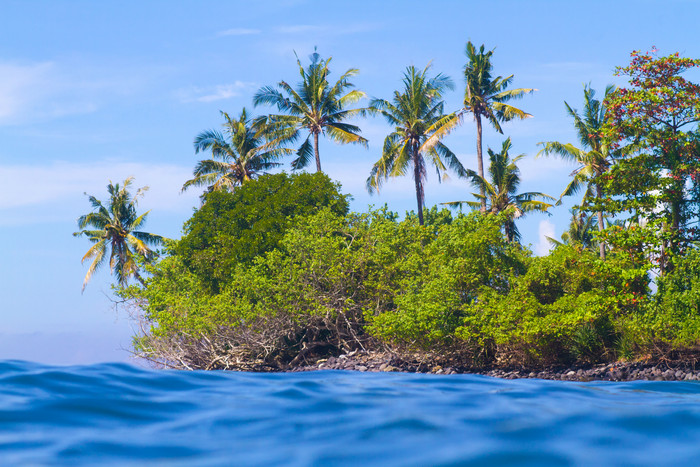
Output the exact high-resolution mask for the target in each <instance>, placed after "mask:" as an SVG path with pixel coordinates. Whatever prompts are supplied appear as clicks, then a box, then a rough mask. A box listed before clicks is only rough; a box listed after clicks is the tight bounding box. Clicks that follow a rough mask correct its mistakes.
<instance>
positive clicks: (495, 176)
mask: <svg viewBox="0 0 700 467" xmlns="http://www.w3.org/2000/svg"><path fill="white" fill-rule="evenodd" d="M510 148H511V141H510V138H507V139H506V140H505V141H504V142H503V147H502V148H501V152H498V153H496V152H493V151H492V150H491V148H488V149H487V151H488V155H489V160H490V162H491V163H490V165H489V175H490V178H491V181H490V182H489V181H487V180H486V179H484V178H483V177H482V176H481V175H479V174H478V173H476V172H474V171H473V170H467V178H469V179H470V180H471V183H472V185H474V186H475V187H477V188H478V189H479V191H480V192H481V193H486V194H485V195H482V194H480V193H479V194H477V193H474V197H476V198H477V199H478V200H479V201H476V202H474V201H453V202H450V203H445V204H447V205H451V206H461V205H462V204H466V205H468V206H471V207H472V208H474V209H482V206H487V208H486V211H485V212H486V213H487V214H500V213H507V214H508V220H507V221H506V222H505V224H504V225H503V229H504V232H505V235H506V238H507V239H508V241H509V242H512V241H519V240H520V232H519V231H518V228H517V227H516V225H515V219H517V218H519V217H522V216H524V215H525V214H526V213H528V212H532V211H539V212H547V210H548V209H549V208H551V207H552V205H551V204H549V203H545V202H544V201H537V200H535V199H534V198H541V199H546V200H550V201H555V199H554V198H552V197H551V196H549V195H545V194H543V193H538V192H527V193H520V194H516V192H517V191H518V186H519V185H520V169H518V166H517V162H518V161H519V160H520V159H522V158H523V157H525V154H521V155H519V156H517V157H515V158H514V159H512V160H511V159H510V156H509V154H508V151H509V150H510Z"/></svg>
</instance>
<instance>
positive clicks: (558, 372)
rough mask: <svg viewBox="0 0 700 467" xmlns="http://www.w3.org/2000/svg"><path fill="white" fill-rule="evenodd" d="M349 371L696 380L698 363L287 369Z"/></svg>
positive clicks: (412, 363) (355, 357)
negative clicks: (549, 366) (530, 366)
mask: <svg viewBox="0 0 700 467" xmlns="http://www.w3.org/2000/svg"><path fill="white" fill-rule="evenodd" d="M314 370H349V371H361V372H392V371H393V372H410V373H431V374H442V375H453V374H479V375H485V376H492V377H496V378H505V379H517V378H539V379H550V380H562V381H638V380H647V381H700V365H699V366H698V367H695V365H691V364H689V363H688V362H682V363H678V364H670V363H660V362H656V363H652V362H615V363H608V364H603V365H593V366H583V365H578V366H571V367H551V368H538V369H524V368H491V369H483V370H475V369H473V368H467V367H460V366H458V365H455V366H450V365H440V364H436V363H434V362H431V361H427V360H424V361H421V360H419V359H416V358H405V357H400V356H397V355H394V354H390V353H383V352H364V351H353V352H350V353H347V354H343V355H340V356H338V357H330V358H327V359H320V360H318V361H316V362H315V363H314V364H311V365H308V364H307V365H304V366H300V367H296V368H293V369H291V370H290V371H293V372H297V371H314Z"/></svg>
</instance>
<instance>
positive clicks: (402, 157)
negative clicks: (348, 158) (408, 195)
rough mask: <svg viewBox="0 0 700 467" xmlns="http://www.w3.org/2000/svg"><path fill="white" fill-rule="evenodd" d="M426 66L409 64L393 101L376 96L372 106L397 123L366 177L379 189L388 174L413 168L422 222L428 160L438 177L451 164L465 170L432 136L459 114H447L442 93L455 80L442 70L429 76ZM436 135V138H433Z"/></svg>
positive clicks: (461, 171)
mask: <svg viewBox="0 0 700 467" xmlns="http://www.w3.org/2000/svg"><path fill="white" fill-rule="evenodd" d="M429 68H430V65H428V66H426V67H425V68H424V69H423V71H421V72H419V71H417V70H416V68H415V67H413V66H409V67H408V68H407V69H406V72H405V73H404V78H403V83H404V91H403V93H400V92H399V91H394V98H393V99H392V102H388V101H386V100H384V99H373V100H372V102H371V104H370V105H371V106H372V107H374V108H376V109H377V110H378V111H379V112H380V113H381V114H382V115H384V117H385V118H386V120H387V121H388V122H389V123H391V124H392V125H395V129H394V131H393V132H392V133H391V134H389V136H387V137H386V139H385V140H384V148H383V151H382V157H381V159H379V161H377V162H376V163H375V164H374V166H373V167H372V171H371V172H370V176H369V178H368V179H367V189H368V190H369V192H370V193H372V192H373V191H375V190H378V189H379V188H380V187H381V185H382V183H383V181H384V180H386V179H387V178H389V177H399V176H402V175H405V174H406V173H407V172H408V171H409V170H412V172H413V180H414V182H415V185H416V200H417V202H418V221H419V223H420V224H421V225H423V204H424V188H423V187H424V184H425V179H426V177H427V171H426V161H425V159H424V157H427V158H428V160H429V161H430V162H431V163H432V165H433V166H434V167H435V169H436V171H437V174H438V177H442V176H443V174H444V172H445V171H446V170H447V168H448V167H449V168H450V169H452V170H453V171H455V172H456V173H457V175H459V176H464V175H465V174H466V171H465V169H464V167H463V166H462V164H461V163H460V162H459V159H457V156H455V155H454V154H453V153H452V151H450V150H449V149H448V148H447V146H445V145H444V144H443V143H442V142H440V141H439V139H438V140H436V138H434V137H433V136H434V135H436V134H438V133H440V132H441V130H443V129H444V128H445V127H447V126H450V125H451V124H452V122H453V121H454V120H455V119H456V118H457V116H456V115H455V114H450V115H444V114H443V107H444V102H443V101H442V95H443V93H444V91H445V90H446V89H452V88H453V84H452V81H451V80H450V79H449V78H448V77H446V76H443V75H442V74H438V75H437V76H435V77H433V78H429V77H428V69H429ZM431 137H433V138H431Z"/></svg>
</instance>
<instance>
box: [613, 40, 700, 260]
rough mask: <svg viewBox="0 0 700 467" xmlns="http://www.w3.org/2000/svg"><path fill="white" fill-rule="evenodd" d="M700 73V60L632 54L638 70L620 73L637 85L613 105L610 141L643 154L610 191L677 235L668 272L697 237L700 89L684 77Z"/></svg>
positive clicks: (621, 204)
mask: <svg viewBox="0 0 700 467" xmlns="http://www.w3.org/2000/svg"><path fill="white" fill-rule="evenodd" d="M697 66H700V59H688V58H681V57H680V56H679V54H678V53H675V54H672V55H668V56H665V57H658V56H657V55H656V49H653V50H652V51H651V52H650V53H646V54H642V53H640V52H638V51H635V52H632V60H631V63H630V65H629V66H627V67H621V68H618V69H617V74H619V75H625V76H628V77H629V78H630V85H629V87H627V88H620V89H618V90H616V91H615V92H614V93H612V94H611V95H610V96H609V97H608V98H607V99H606V102H605V104H606V106H607V108H608V113H609V118H608V119H607V122H606V125H605V128H604V130H605V135H606V137H607V138H610V139H611V140H612V141H614V144H615V145H616V146H621V147H624V146H626V145H632V144H633V145H636V146H638V147H639V148H641V151H642V152H641V153H640V154H639V155H638V156H636V157H634V158H632V159H631V160H630V161H629V164H627V166H626V167H625V168H623V169H627V170H624V172H623V169H621V171H620V173H617V174H612V175H613V177H610V179H609V180H610V184H609V191H610V194H611V195H613V196H615V197H616V200H617V201H616V203H613V204H612V207H613V208H616V209H618V210H619V211H621V212H622V211H625V212H629V213H634V214H636V215H641V216H644V217H645V218H646V219H647V220H648V221H649V222H656V224H657V226H658V227H659V228H661V229H663V230H665V231H671V235H669V236H668V238H667V239H665V241H664V243H663V244H662V251H660V253H659V254H660V255H661V260H662V265H661V268H662V271H663V272H666V271H667V270H668V264H667V263H668V259H669V258H668V257H667V256H668V254H672V253H677V250H678V249H679V248H683V243H684V242H685V241H688V240H693V239H695V238H696V233H695V231H694V230H690V229H691V227H690V225H689V223H690V222H691V221H693V220H694V218H695V216H696V215H697V213H698V207H699V206H700V199H698V198H697V196H696V195H697V193H698V191H697V182H696V180H697V175H698V174H699V173H700V165H699V164H698V157H697V155H698V154H699V153H700V140H699V139H698V134H697V132H696V131H693V125H697V123H698V121H700V85H698V84H695V83H692V82H690V81H688V80H686V79H685V78H683V76H681V74H682V73H683V72H685V71H686V70H688V69H691V68H694V67H697ZM624 175H629V176H630V179H629V180H627V177H624ZM689 186H690V187H692V188H691V189H690V190H687V187H689ZM639 198H644V199H643V200H642V201H643V203H640V200H639Z"/></svg>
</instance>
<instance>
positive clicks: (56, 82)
mask: <svg viewBox="0 0 700 467" xmlns="http://www.w3.org/2000/svg"><path fill="white" fill-rule="evenodd" d="M153 71H154V70H153V69H149V68H148V67H139V68H138V72H137V71H136V70H135V69H133V68H131V67H129V66H128V65H125V64H118V65H113V66H110V64H100V65H86V64H84V63H79V62H76V63H57V62H51V61H45V62H36V63H10V62H0V125H16V124H23V123H28V122H36V121H43V120H50V119H53V118H57V117H63V116H66V115H75V114H86V113H91V112H94V111H96V110H97V109H98V108H99V107H100V106H102V105H104V104H105V102H107V101H109V100H113V99H115V97H121V96H124V95H128V94H131V93H133V92H134V91H135V90H137V89H138V88H139V87H141V85H142V84H143V82H145V81H146V80H148V79H149V78H148V76H150V75H151V74H152V72H153Z"/></svg>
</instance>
